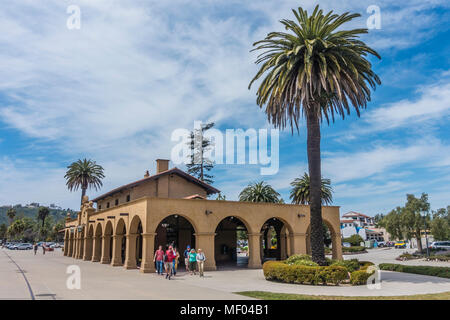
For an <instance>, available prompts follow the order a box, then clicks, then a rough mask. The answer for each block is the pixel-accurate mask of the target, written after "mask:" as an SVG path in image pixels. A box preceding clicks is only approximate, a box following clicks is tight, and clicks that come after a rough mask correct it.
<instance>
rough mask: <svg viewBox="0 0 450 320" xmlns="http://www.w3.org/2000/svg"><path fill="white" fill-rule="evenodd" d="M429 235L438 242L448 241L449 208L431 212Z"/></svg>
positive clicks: (449, 232) (449, 226)
mask: <svg viewBox="0 0 450 320" xmlns="http://www.w3.org/2000/svg"><path fill="white" fill-rule="evenodd" d="M430 226H431V234H432V235H433V238H434V239H435V240H438V241H442V240H448V239H450V206H447V209H445V208H441V209H438V210H437V211H436V212H433V220H431V224H430Z"/></svg>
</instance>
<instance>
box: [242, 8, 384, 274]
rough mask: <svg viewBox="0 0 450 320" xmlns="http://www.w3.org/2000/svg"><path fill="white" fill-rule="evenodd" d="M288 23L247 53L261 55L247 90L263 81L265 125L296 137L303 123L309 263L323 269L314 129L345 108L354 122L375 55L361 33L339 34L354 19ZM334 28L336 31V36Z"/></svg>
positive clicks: (373, 81) (309, 18)
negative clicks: (307, 178) (303, 121)
mask: <svg viewBox="0 0 450 320" xmlns="http://www.w3.org/2000/svg"><path fill="white" fill-rule="evenodd" d="M292 11H293V13H294V16H295V21H294V20H288V19H283V20H281V21H280V22H281V23H282V24H283V26H284V27H285V28H286V29H287V30H288V32H271V33H269V34H268V35H267V36H266V38H265V39H263V40H260V41H257V42H255V43H254V44H253V45H254V46H255V48H254V49H253V50H263V52H262V53H261V54H260V55H259V56H258V58H257V60H256V63H257V64H262V66H261V68H260V69H259V71H258V72H257V73H256V75H255V77H254V78H253V79H252V80H251V82H250V84H249V89H250V88H251V86H252V84H253V83H254V82H255V81H256V80H258V79H259V78H261V77H262V76H263V75H265V76H264V79H263V80H262V82H261V83H260V85H259V88H258V91H257V100H256V102H257V104H258V106H259V107H260V108H263V106H264V105H266V107H265V113H266V114H267V117H268V120H269V122H271V123H272V124H274V125H275V127H278V128H281V129H283V128H285V127H286V126H287V125H289V126H290V127H291V131H292V134H293V131H294V128H295V129H296V130H297V131H298V129H299V121H300V119H301V117H302V116H304V117H305V119H306V127H307V153H308V170H309V176H310V177H311V182H310V184H311V186H310V188H311V190H310V211H311V233H312V234H311V249H312V250H311V251H312V259H313V261H315V262H317V263H319V264H321V265H325V264H326V260H325V253H324V246H323V242H324V241H323V228H322V200H321V160H320V124H321V122H323V120H324V119H325V120H326V121H327V123H329V122H330V119H331V120H333V121H334V119H335V116H336V115H337V116H341V117H342V118H344V117H345V115H346V114H350V109H351V106H353V108H354V109H355V111H356V114H357V115H358V116H359V114H360V109H363V108H365V107H366V106H367V102H368V101H370V99H371V97H370V94H371V88H372V89H375V87H376V85H377V84H381V81H380V79H379V77H378V76H377V75H376V74H375V73H374V72H373V71H372V65H371V63H370V62H369V61H368V60H367V59H366V57H367V56H368V55H369V54H370V55H373V56H376V57H378V58H380V56H379V55H378V53H377V52H376V51H374V50H373V49H371V48H369V47H368V46H367V45H366V44H365V43H364V42H362V41H361V40H359V36H360V35H361V34H365V33H367V32H368V30H367V29H354V30H342V28H340V27H341V26H342V25H343V24H345V23H346V22H349V21H351V20H353V19H354V18H356V17H359V16H360V15H359V14H349V13H348V12H347V13H344V14H342V15H337V14H333V12H332V11H330V12H329V13H327V14H326V15H324V14H323V11H322V10H319V6H316V7H315V9H314V12H313V13H312V14H311V15H308V13H307V11H306V10H303V9H302V8H298V10H297V11H296V10H292ZM338 28H340V29H339V30H337V29H338Z"/></svg>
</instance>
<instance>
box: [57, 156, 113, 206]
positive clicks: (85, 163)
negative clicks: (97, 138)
mask: <svg viewBox="0 0 450 320" xmlns="http://www.w3.org/2000/svg"><path fill="white" fill-rule="evenodd" d="M67 168H68V169H69V170H67V172H66V174H65V176H64V178H65V179H66V185H67V187H68V189H69V190H70V191H76V190H78V188H81V203H83V197H84V196H85V195H86V190H87V189H88V188H94V189H95V190H98V189H100V187H101V186H102V185H103V183H102V179H103V178H104V177H105V175H104V174H103V167H102V166H100V165H98V164H97V163H96V162H95V161H92V160H87V159H84V160H78V161H77V162H73V163H72V164H71V165H70V166H68V167H67Z"/></svg>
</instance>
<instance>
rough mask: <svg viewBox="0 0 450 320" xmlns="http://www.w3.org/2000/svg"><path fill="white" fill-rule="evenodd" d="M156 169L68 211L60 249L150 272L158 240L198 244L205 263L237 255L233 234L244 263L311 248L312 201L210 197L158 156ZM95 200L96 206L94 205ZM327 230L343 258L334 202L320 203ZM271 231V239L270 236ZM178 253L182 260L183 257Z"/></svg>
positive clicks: (201, 186) (210, 190) (208, 267)
mask: <svg viewBox="0 0 450 320" xmlns="http://www.w3.org/2000/svg"><path fill="white" fill-rule="evenodd" d="M156 168H157V169H156V174H154V175H149V174H148V172H147V173H146V174H145V176H144V178H143V179H141V180H138V181H135V182H133V183H130V184H127V185H124V186H121V187H119V188H116V189H114V190H111V191H109V192H107V193H105V194H103V195H101V196H99V197H97V198H95V199H93V201H89V200H88V198H87V197H85V199H84V200H83V204H82V206H81V210H80V213H79V214H78V217H77V218H76V219H70V218H68V219H67V220H66V228H65V231H64V238H65V245H64V248H65V250H64V255H65V256H69V257H73V258H77V259H83V260H90V261H93V262H100V263H104V264H111V265H112V266H123V267H125V268H127V269H134V268H139V269H140V271H141V272H154V271H155V265H154V262H153V255H154V252H155V250H156V248H157V247H158V246H159V245H163V246H165V245H166V244H174V245H175V246H176V247H178V249H179V251H180V255H182V251H183V250H184V249H185V247H186V245H188V244H189V245H191V246H192V247H194V248H201V249H203V251H204V253H205V255H206V257H207V260H206V262H205V269H206V270H215V269H216V268H217V266H220V265H221V264H230V263H235V262H236V260H237V259H236V246H237V245H236V243H237V235H238V233H240V234H245V235H246V238H247V239H248V263H247V264H248V267H249V268H260V267H261V265H262V262H263V261H264V260H265V259H285V258H287V257H288V256H290V255H292V254H295V253H309V251H310V245H309V239H310V237H309V232H310V231H309V230H310V228H309V221H310V217H309V207H308V206H304V205H291V204H271V203H251V202H237V201H220V200H207V199H206V198H207V196H208V195H212V194H215V193H218V192H219V190H217V189H216V188H214V187H212V186H211V185H208V184H206V183H204V182H202V181H200V180H198V179H196V178H195V177H193V176H191V175H189V174H187V173H186V172H184V171H182V170H180V169H178V168H172V169H169V161H168V160H161V159H159V160H157V166H156ZM94 203H96V204H97V208H94ZM322 213H323V219H324V222H325V223H326V224H327V226H328V228H329V230H330V231H331V235H332V253H333V258H339V259H340V258H342V250H341V237H340V231H339V228H340V226H339V207H336V206H326V207H323V211H322ZM274 235H275V239H276V240H275V241H273V240H272V239H271V238H272V237H274ZM182 260H183V259H180V262H182Z"/></svg>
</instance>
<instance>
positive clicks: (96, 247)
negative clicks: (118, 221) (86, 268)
mask: <svg viewBox="0 0 450 320" xmlns="http://www.w3.org/2000/svg"><path fill="white" fill-rule="evenodd" d="M101 242H102V238H101V236H98V235H96V236H95V237H94V254H93V255H92V262H99V261H100V254H101V245H102V244H101Z"/></svg>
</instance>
